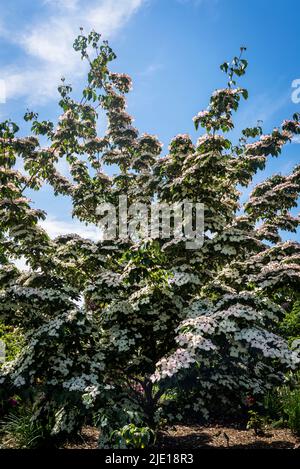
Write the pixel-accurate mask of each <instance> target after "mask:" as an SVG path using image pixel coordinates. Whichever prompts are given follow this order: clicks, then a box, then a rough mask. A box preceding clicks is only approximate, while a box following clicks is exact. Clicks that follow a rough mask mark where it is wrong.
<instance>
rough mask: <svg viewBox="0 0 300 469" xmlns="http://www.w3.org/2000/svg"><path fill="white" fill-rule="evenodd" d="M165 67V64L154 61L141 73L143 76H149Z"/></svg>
mask: <svg viewBox="0 0 300 469" xmlns="http://www.w3.org/2000/svg"><path fill="white" fill-rule="evenodd" d="M163 68H164V66H163V64H161V63H152V64H150V65H148V67H146V68H145V70H143V71H141V72H140V73H139V75H140V76H141V77H149V76H151V75H154V74H155V73H157V72H159V71H160V70H162V69H163Z"/></svg>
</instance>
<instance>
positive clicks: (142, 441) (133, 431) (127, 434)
mask: <svg viewBox="0 0 300 469" xmlns="http://www.w3.org/2000/svg"><path fill="white" fill-rule="evenodd" d="M111 441H112V442H113V444H114V447H118V448H138V449H140V448H146V447H147V446H149V445H150V444H151V443H154V442H155V433H154V431H153V430H152V429H151V428H149V427H137V426H135V425H134V424H133V423H130V424H128V425H125V426H124V427H123V428H121V429H120V430H115V431H114V432H112V434H111Z"/></svg>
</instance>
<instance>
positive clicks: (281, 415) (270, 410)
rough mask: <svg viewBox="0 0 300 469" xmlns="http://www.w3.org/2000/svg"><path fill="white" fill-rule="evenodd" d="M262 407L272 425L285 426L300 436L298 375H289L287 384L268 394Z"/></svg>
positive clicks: (299, 376) (299, 378)
mask: <svg viewBox="0 0 300 469" xmlns="http://www.w3.org/2000/svg"><path fill="white" fill-rule="evenodd" d="M264 407H265V410H266V413H267V416H268V417H269V418H270V419H271V420H272V421H273V425H275V426H278V425H281V426H286V427H288V428H290V429H291V430H292V432H294V433H296V434H297V435H300V374H299V373H294V374H291V375H290V376H289V382H288V384H286V385H285V386H280V387H278V388H276V389H275V390H274V391H273V392H270V393H268V394H267V395H266V396H265V400H264Z"/></svg>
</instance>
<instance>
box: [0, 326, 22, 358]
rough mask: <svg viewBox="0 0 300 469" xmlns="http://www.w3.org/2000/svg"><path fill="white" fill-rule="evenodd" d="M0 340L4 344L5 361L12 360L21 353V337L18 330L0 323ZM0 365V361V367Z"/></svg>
mask: <svg viewBox="0 0 300 469" xmlns="http://www.w3.org/2000/svg"><path fill="white" fill-rule="evenodd" d="M0 340H2V341H3V342H4V344H5V360H6V361H10V360H13V359H14V358H15V357H16V356H17V355H18V353H19V352H20V351H21V348H22V345H23V336H22V333H21V331H20V329H17V328H14V327H12V326H7V325H5V324H4V323H3V322H1V321H0ZM1 365H2V363H1V361H0V367H1Z"/></svg>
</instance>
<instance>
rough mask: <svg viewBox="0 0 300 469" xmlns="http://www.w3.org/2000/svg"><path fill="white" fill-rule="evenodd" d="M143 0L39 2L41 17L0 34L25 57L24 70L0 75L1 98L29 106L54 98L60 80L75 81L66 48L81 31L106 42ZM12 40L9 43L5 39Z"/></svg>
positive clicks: (80, 69)
mask: <svg viewBox="0 0 300 469" xmlns="http://www.w3.org/2000/svg"><path fill="white" fill-rule="evenodd" d="M144 1H145V0H44V2H43V4H44V10H45V16H44V17H39V18H38V21H37V20H34V21H33V22H32V24H26V26H25V28H24V30H23V32H22V33H19V32H17V31H11V30H9V29H5V30H3V29H2V30H1V29H0V35H1V36H2V37H4V39H5V40H6V41H7V42H10V41H13V42H14V44H15V45H17V46H19V47H20V48H21V49H22V50H23V51H24V53H25V58H26V65H25V67H24V65H22V66H21V65H20V66H9V67H7V68H6V69H2V70H1V78H3V79H5V81H6V89H7V90H6V91H7V98H8V99H9V98H12V97H20V96H25V97H26V98H27V101H28V102H29V103H30V104H39V103H44V102H46V101H47V100H49V99H51V98H53V97H56V96H57V85H58V84H59V81H60V78H61V77H62V76H66V78H67V81H72V82H73V83H74V81H76V80H77V79H78V78H79V77H80V76H81V75H82V74H83V73H84V70H85V68H84V66H83V65H82V62H81V60H80V55H79V54H78V53H76V52H75V51H74V50H73V48H72V44H73V41H74V38H75V37H76V36H77V35H78V33H79V28H80V27H81V26H82V27H83V28H84V30H85V31H86V32H89V31H90V30H92V29H95V30H96V31H98V32H100V33H101V34H102V35H103V37H104V38H111V37H112V36H113V35H115V34H116V33H117V32H118V31H119V30H120V28H122V26H123V25H124V24H125V23H126V22H127V21H128V20H129V19H130V18H131V16H132V15H133V14H134V13H135V12H136V11H137V10H138V8H140V6H141V5H142V3H143V2H144ZM11 38H13V39H11Z"/></svg>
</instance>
